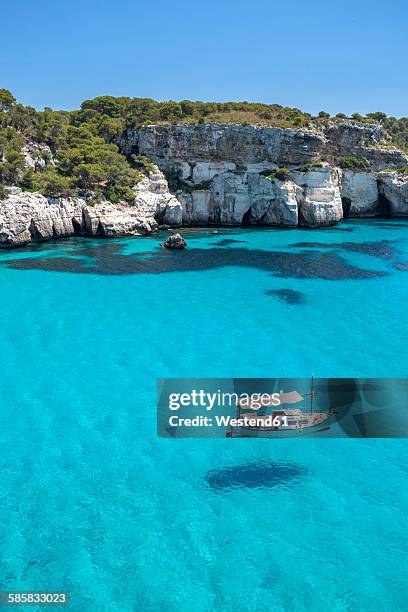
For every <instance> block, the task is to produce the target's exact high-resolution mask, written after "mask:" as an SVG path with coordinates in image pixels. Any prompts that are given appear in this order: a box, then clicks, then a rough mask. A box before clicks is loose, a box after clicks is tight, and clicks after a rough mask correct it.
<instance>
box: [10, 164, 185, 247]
mask: <svg viewBox="0 0 408 612" xmlns="http://www.w3.org/2000/svg"><path fill="white" fill-rule="evenodd" d="M181 212H182V209H181V204H180V202H179V201H178V200H177V198H175V197H174V196H172V195H171V194H170V192H169V190H168V185H167V181H166V180H165V178H164V176H163V174H162V173H161V172H160V171H159V170H157V171H156V172H154V173H152V174H150V175H149V177H148V178H146V179H144V180H143V181H141V182H140V183H138V185H137V186H136V187H135V201H134V204H133V205H128V204H125V203H119V204H112V203H111V202H101V203H98V204H95V205H94V206H91V205H90V204H89V203H87V202H86V201H85V200H83V199H82V198H46V197H44V196H43V195H41V194H39V193H28V192H23V191H22V190H21V189H19V188H18V187H12V188H9V189H8V197H7V198H6V199H4V200H2V201H0V246H18V245H22V244H27V243H29V242H38V241H41V240H47V239H50V238H60V237H64V236H72V235H91V236H128V235H144V234H149V233H151V232H153V231H155V230H156V229H157V227H158V224H162V223H164V224H167V225H169V226H177V225H180V223H181Z"/></svg>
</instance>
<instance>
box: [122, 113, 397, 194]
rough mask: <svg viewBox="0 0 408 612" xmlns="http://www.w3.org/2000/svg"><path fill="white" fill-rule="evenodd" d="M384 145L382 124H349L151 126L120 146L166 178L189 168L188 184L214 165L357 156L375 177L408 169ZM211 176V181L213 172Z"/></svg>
mask: <svg viewBox="0 0 408 612" xmlns="http://www.w3.org/2000/svg"><path fill="white" fill-rule="evenodd" d="M383 142H386V136H385V131H384V128H383V127H382V126H381V125H380V124H373V125H370V124H361V123H357V122H355V121H347V122H342V123H334V124H332V125H329V126H328V127H326V128H324V129H317V128H313V129H304V128H301V129H290V128H278V127H261V126H253V125H226V124H194V125H148V126H145V127H142V128H139V129H129V130H126V131H125V132H124V133H123V134H122V136H121V137H120V138H119V141H118V145H119V147H120V149H121V150H122V152H123V153H126V154H128V155H129V154H131V153H135V152H136V153H139V154H141V155H147V156H148V157H150V158H151V159H152V160H153V161H154V162H155V163H157V165H158V166H159V168H160V169H161V170H164V171H165V172H171V171H172V170H175V169H176V166H177V165H178V167H179V168H178V169H180V166H181V165H184V171H183V173H182V174H183V177H182V178H188V176H190V174H191V172H192V169H193V168H194V166H195V164H197V163H201V164H207V165H208V166H209V167H211V164H212V167H213V168H214V169H215V170H216V169H217V164H220V163H221V164H230V165H231V164H235V166H236V167H240V166H245V167H248V166H249V165H251V164H262V163H267V164H269V165H270V164H275V165H277V166H287V167H290V166H296V165H299V166H301V165H304V164H307V163H311V162H319V161H322V162H327V163H329V164H331V165H337V164H338V161H339V158H340V157H343V156H357V157H366V158H367V159H368V161H369V162H370V164H371V167H372V169H373V171H379V170H382V169H383V168H386V167H394V168H398V167H402V166H404V165H407V163H408V158H407V156H406V155H404V154H403V153H402V152H401V151H398V150H397V149H392V148H388V147H385V145H382V143H383ZM188 166H190V170H189V168H188ZM227 169H228V170H232V169H233V168H232V167H231V166H230V167H228V168H227ZM197 172H200V171H199V170H197ZM217 173H218V171H217ZM207 175H208V178H212V177H211V171H210V172H208V173H207ZM213 175H214V173H213ZM192 178H193V180H194V182H200V181H201V180H207V179H206V178H204V177H203V176H201V175H200V176H193V177H192Z"/></svg>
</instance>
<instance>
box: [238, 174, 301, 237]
mask: <svg viewBox="0 0 408 612" xmlns="http://www.w3.org/2000/svg"><path fill="white" fill-rule="evenodd" d="M248 188H249V199H250V203H251V206H250V209H249V214H248V215H247V218H246V221H247V223H258V224H263V225H282V226H284V227H296V226H297V224H298V217H299V215H298V197H299V196H300V193H301V189H300V188H299V187H298V186H297V185H296V183H294V182H293V181H280V180H278V179H275V180H273V181H271V180H269V179H268V178H266V177H265V176H262V175H261V174H252V173H251V174H248Z"/></svg>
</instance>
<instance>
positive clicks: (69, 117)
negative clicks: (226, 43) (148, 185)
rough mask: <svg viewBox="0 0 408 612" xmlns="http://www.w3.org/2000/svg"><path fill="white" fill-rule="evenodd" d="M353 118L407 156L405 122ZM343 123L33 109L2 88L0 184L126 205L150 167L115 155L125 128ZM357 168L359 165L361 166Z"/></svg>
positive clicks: (177, 108) (139, 108)
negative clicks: (32, 159) (29, 157)
mask: <svg viewBox="0 0 408 612" xmlns="http://www.w3.org/2000/svg"><path fill="white" fill-rule="evenodd" d="M351 118H352V119H354V120H357V121H360V122H363V123H372V122H373V121H378V122H380V123H381V124H382V125H383V126H384V127H385V129H386V130H387V132H388V133H389V134H390V136H391V144H392V145H394V146H397V147H399V148H401V149H404V150H408V118H402V119H396V118H395V117H387V115H385V114H384V113H380V112H378V113H370V114H368V115H366V116H365V117H363V116H361V115H359V114H358V113H355V114H354V115H352V117H351ZM345 119H347V117H346V116H345V115H343V114H341V113H339V114H338V115H336V117H334V118H333V117H330V115H329V114H328V113H325V112H323V111H322V112H320V113H319V115H318V116H317V117H312V115H310V114H309V113H304V112H302V111H301V110H299V109H297V108H287V107H283V106H280V105H278V104H256V103H250V102H224V103H218V102H191V101H189V100H182V101H181V102H173V101H168V102H156V101H155V100H151V99H149V98H128V97H118V98H115V97H112V96H99V97H97V98H94V99H92V100H85V101H84V102H83V103H82V105H81V108H80V109H79V110H74V111H54V110H52V109H51V108H45V109H44V110H43V111H37V110H35V109H34V108H32V107H29V106H23V105H22V104H18V103H17V102H16V100H15V98H14V96H13V95H12V94H11V93H10V92H9V91H8V90H6V89H0V184H2V185H11V184H17V185H20V186H21V187H22V188H23V189H27V190H35V191H40V192H41V193H43V194H45V195H49V196H56V195H74V194H80V195H84V196H85V197H92V198H96V199H98V198H101V197H105V198H108V199H110V200H111V201H114V202H115V201H119V200H131V199H133V197H134V194H133V192H132V189H131V188H132V186H134V185H135V183H137V182H138V181H139V180H140V179H141V178H142V177H143V176H144V174H146V173H147V172H149V171H150V170H151V169H152V165H151V161H150V160H149V159H147V158H144V157H141V156H131V157H130V158H129V159H128V158H126V157H125V156H123V155H121V154H120V153H119V149H118V147H117V145H116V144H115V142H116V139H117V137H118V136H119V135H120V134H121V132H122V131H123V130H124V129H126V128H135V127H140V126H142V125H146V124H189V123H213V122H221V123H239V124H244V125H246V124H261V125H265V126H274V127H288V128H301V127H313V126H324V125H327V124H328V122H329V121H333V120H335V121H338V122H342V121H344V120H345ZM29 141H31V142H34V143H39V144H40V147H39V150H38V151H37V156H38V157H39V159H38V162H39V163H38V164H36V167H35V169H32V168H31V169H30V168H27V165H26V163H25V159H24V156H23V155H22V154H21V148H22V146H23V145H24V144H25V143H26V142H29ZM360 162H361V164H362V165H364V161H363V160H360ZM360 162H359V161H358V160H357V162H355V160H351V161H350V160H346V159H345V160H344V161H343V163H344V164H345V165H344V166H343V167H351V166H353V167H354V168H356V169H357V166H359V165H361V164H360ZM356 164H357V165H356ZM361 169H365V167H364V168H362V167H361ZM34 170H35V171H34Z"/></svg>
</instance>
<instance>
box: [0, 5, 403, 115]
mask: <svg viewBox="0 0 408 612" xmlns="http://www.w3.org/2000/svg"><path fill="white" fill-rule="evenodd" d="M1 22H2V27H1V52H0V87H6V88H8V89H11V90H12V92H13V93H14V95H15V96H16V97H17V98H18V100H19V101H20V102H23V103H24V104H30V105H32V106H35V107H37V108H42V107H44V106H51V107H53V108H67V109H70V108H75V107H78V106H79V104H80V103H81V101H82V100H84V99H86V98H91V97H94V96H97V95H104V94H111V95H116V96H120V95H126V96H136V97H149V98H156V99H158V100H168V99H173V100H180V99H183V98H184V99H185V98H187V99H192V100H217V101H226V100H249V101H262V102H268V103H272V102H276V103H279V104H283V105H287V106H297V107H300V108H302V109H303V110H306V111H309V112H312V113H316V112H318V111H320V110H326V111H329V112H330V113H336V112H345V113H347V114H350V113H352V112H356V111H358V112H361V113H363V114H364V113H367V112H371V111H375V110H382V111H385V112H387V113H388V114H390V115H395V116H407V115H408V108H407V106H408V78H407V61H408V1H407V0H388V2H384V1H379V0H354V1H352V0H343V1H342V0H337V1H336V2H332V1H331V0H301V1H298V0H280V1H279V2H276V1H275V0H245V1H243V0H203V1H202V2H194V0H151V1H147V0H132V1H128V0H117V1H116V2H115V1H113V0H109V1H106V0H99V1H98V2H96V1H95V0H66V1H61V0H38V1H37V2H35V1H34V0H19V1H18V2H7V3H4V6H3V7H2V10H1Z"/></svg>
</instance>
